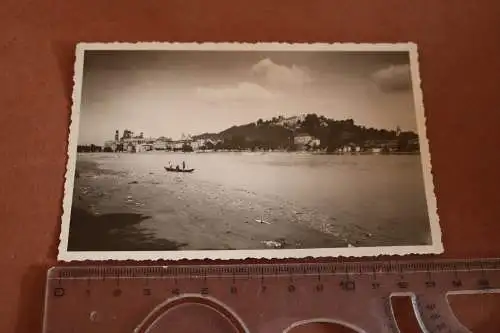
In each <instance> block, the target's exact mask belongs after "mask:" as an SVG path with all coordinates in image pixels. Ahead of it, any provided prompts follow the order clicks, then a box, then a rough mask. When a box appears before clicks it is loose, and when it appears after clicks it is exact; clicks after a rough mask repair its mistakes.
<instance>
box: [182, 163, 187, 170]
mask: <svg viewBox="0 0 500 333" xmlns="http://www.w3.org/2000/svg"><path fill="white" fill-rule="evenodd" d="M182 170H186V161H182Z"/></svg>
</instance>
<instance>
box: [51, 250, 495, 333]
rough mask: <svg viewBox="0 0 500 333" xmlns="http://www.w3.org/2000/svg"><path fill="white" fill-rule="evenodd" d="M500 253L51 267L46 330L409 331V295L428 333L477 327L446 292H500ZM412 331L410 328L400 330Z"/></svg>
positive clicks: (60, 332)
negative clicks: (465, 320)
mask: <svg viewBox="0 0 500 333" xmlns="http://www.w3.org/2000/svg"><path fill="white" fill-rule="evenodd" d="M499 292H500V259H487V260H435V261H428V260H423V261H398V262H357V263H352V262H347V263H342V262H330V263H288V264H228V265H203V266H200V265H182V266H181V265H170V266H59V267H54V268H52V269H50V270H49V272H48V276H47V287H46V303H45V310H44V311H45V314H44V333H69V332H72V333H87V332H97V333H98V332H103V333H104V332H106V333H112V332H120V333H122V332H136V333H142V332H144V333H146V332H148V333H160V332H181V331H182V328H183V327H187V326H189V325H195V324H198V325H199V324H200V323H202V325H203V332H208V333H210V332H214V333H215V332H218V333H225V332H227V333H229V332H249V333H250V332H251V333H277V332H287V331H288V330H290V328H292V327H294V326H297V325H299V324H300V323H304V322H307V321H324V322H335V323H340V324H343V325H345V326H348V327H350V328H352V329H353V330H354V331H357V332H362V333H400V331H399V329H398V327H397V324H396V321H395V319H394V316H393V310H392V307H391V302H390V299H391V297H393V296H397V295H410V296H411V297H412V300H413V308H414V310H415V314H416V317H417V319H418V321H419V324H420V326H421V329H422V332H424V333H469V330H468V329H467V328H465V327H464V326H462V325H461V324H460V322H459V321H458V320H457V319H456V318H455V316H454V314H453V312H452V311H451V309H450V306H449V304H448V300H447V296H448V295H450V294H461V293H462V294H463V293H499ZM401 333H404V332H401Z"/></svg>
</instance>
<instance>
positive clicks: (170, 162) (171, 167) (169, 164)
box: [168, 161, 174, 169]
mask: <svg viewBox="0 0 500 333" xmlns="http://www.w3.org/2000/svg"><path fill="white" fill-rule="evenodd" d="M168 167H169V168H170V169H173V167H174V165H173V164H172V161H168Z"/></svg>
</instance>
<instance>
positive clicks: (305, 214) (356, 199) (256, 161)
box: [75, 152, 430, 249]
mask: <svg viewBox="0 0 500 333" xmlns="http://www.w3.org/2000/svg"><path fill="white" fill-rule="evenodd" d="M86 161H92V162H96V163H97V165H98V167H99V169H102V170H108V171H112V172H113V173H114V174H113V175H110V176H109V177H110V178H106V177H105V176H96V175H95V172H93V171H92V170H87V173H85V170H83V169H82V170H83V173H82V175H83V178H84V179H85V177H87V178H86V179H87V180H86V181H85V180H84V181H82V182H83V183H82V184H86V185H88V186H87V187H90V188H94V189H95V188H97V187H99V188H101V189H102V190H103V192H105V195H103V197H102V198H100V199H99V200H95V202H93V203H92V204H93V205H94V206H97V207H98V210H99V211H100V212H101V213H116V212H122V209H123V208H121V207H124V206H127V205H128V206H129V207H130V206H131V207H132V209H134V210H136V211H139V212H140V213H142V214H146V215H148V216H152V219H150V220H148V222H144V223H143V227H144V228H148V230H149V231H151V230H154V232H155V233H156V234H157V235H158V236H159V237H165V238H168V237H170V238H172V236H174V239H175V241H178V242H184V241H186V243H188V244H190V245H189V246H188V248H190V249H194V248H196V249H199V248H201V247H203V248H221V247H222V248H255V247H257V248H258V247H264V248H265V245H259V244H263V243H262V241H263V240H264V239H265V238H271V239H277V238H280V237H282V238H284V239H288V240H289V239H290V238H293V239H294V240H293V241H289V246H290V247H317V246H319V245H325V244H326V246H335V244H334V243H335V241H333V240H328V239H322V237H323V235H328V237H335V239H337V242H338V240H339V239H340V240H342V241H344V242H346V243H350V244H354V245H356V246H359V245H363V246H375V245H385V246H390V245H416V244H423V243H426V242H429V241H430V239H429V238H430V237H429V220H428V214H427V207H426V198H425V191H424V182H423V177H422V168H421V162H420V157H419V156H418V155H311V154H305V153H187V154H183V153H157V152H155V153H144V154H105V153H100V154H82V155H79V156H78V163H77V165H78V164H79V163H83V162H86ZM169 161H171V162H172V163H173V164H174V165H175V164H182V162H183V161H185V162H186V167H187V168H195V172H194V173H192V174H177V173H168V172H166V171H165V170H164V166H167V165H168V163H169ZM85 175H86V176H85ZM99 177H100V178H99ZM106 179H107V180H106ZM82 186H83V185H82ZM75 191H77V192H78V191H82V189H81V188H80V187H78V186H75ZM80 194H81V193H80ZM135 199H137V200H138V203H137V204H135V205H134V204H132V205H129V204H128V203H127V200H128V201H131V200H135ZM141 200H142V201H141ZM181 208H182V209H181ZM257 220H264V221H266V222H268V224H269V225H268V226H267V224H266V227H264V226H263V225H262V224H260V225H257V224H256V222H255V221H257ZM222 225H223V226H224V227H222ZM256 225H257V226H256ZM266 228H267V229H266ZM300 228H302V229H300ZM264 229H266V231H263V230H264ZM292 229H293V230H294V231H293V234H292ZM305 229H308V230H314V231H316V232H318V235H315V236H311V235H309V234H307V236H306V234H305V233H306V231H305ZM254 231H255V232H254ZM217 232H219V233H224V234H226V236H224V237H222V236H220V237H215V236H213V233H217ZM273 232H275V235H272V233H273ZM248 233H250V234H252V235H253V236H248V237H246V235H247V234H248ZM270 233H271V235H270ZM319 235H321V236H319ZM271 236H274V237H271ZM252 237H253V238H254V239H251V238H252ZM221 238H222V239H224V241H223V242H222V240H221ZM314 239H316V241H315V240H314ZM221 242H222V243H224V242H225V243H224V244H225V246H222V245H221ZM317 242H319V243H321V244H316V243H317ZM292 243H293V244H292ZM329 244H330V245H329ZM337 246H342V245H337Z"/></svg>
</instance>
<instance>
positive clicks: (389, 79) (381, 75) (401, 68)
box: [372, 64, 411, 91]
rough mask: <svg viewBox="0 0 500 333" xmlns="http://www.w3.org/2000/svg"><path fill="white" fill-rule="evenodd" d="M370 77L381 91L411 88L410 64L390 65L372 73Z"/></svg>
mask: <svg viewBox="0 0 500 333" xmlns="http://www.w3.org/2000/svg"><path fill="white" fill-rule="evenodd" d="M372 79H373V80H374V81H375V83H376V84H377V85H378V87H379V88H380V89H381V90H383V91H399V90H409V89H410V88H411V71H410V65H407V64H406V65H391V66H389V67H386V68H383V69H380V70H378V71H376V72H375V73H373V75H372Z"/></svg>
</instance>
